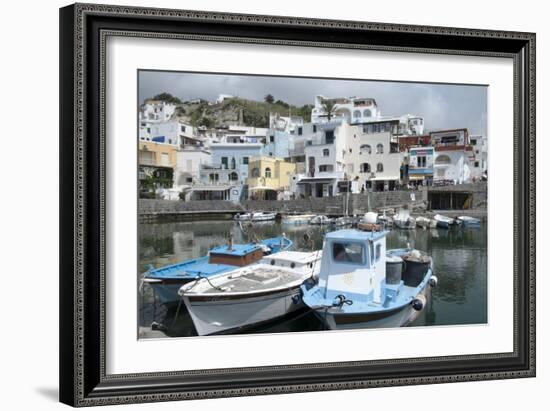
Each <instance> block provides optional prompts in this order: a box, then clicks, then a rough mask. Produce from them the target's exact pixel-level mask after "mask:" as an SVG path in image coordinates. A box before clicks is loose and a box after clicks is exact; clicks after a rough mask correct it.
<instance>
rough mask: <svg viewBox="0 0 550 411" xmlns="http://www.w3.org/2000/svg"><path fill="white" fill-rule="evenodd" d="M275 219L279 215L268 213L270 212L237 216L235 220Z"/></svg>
mask: <svg viewBox="0 0 550 411" xmlns="http://www.w3.org/2000/svg"><path fill="white" fill-rule="evenodd" d="M275 217H277V213H268V212H263V211H259V212H250V213H242V214H235V217H234V219H235V220H236V221H252V222H254V221H271V220H275Z"/></svg>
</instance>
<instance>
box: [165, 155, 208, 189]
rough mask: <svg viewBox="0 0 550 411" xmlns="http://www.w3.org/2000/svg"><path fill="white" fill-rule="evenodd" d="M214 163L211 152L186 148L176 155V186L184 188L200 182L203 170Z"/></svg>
mask: <svg viewBox="0 0 550 411" xmlns="http://www.w3.org/2000/svg"><path fill="white" fill-rule="evenodd" d="M211 162H212V155H211V153H210V151H208V150H205V149H203V148H186V149H184V150H180V151H178V152H177V153H176V170H175V175H174V186H176V187H183V186H189V185H193V184H197V183H198V182H200V171H201V168H202V167H203V166H205V165H207V164H210V163H211Z"/></svg>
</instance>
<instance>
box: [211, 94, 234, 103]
mask: <svg viewBox="0 0 550 411" xmlns="http://www.w3.org/2000/svg"><path fill="white" fill-rule="evenodd" d="M231 98H235V96H232V95H231V94H220V95H218V98H217V99H216V104H221V103H223V101H224V100H227V99H231Z"/></svg>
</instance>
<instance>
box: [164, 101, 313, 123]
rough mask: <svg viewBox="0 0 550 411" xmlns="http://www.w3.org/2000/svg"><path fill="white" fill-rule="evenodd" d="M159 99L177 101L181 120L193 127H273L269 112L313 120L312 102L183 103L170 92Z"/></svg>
mask: <svg viewBox="0 0 550 411" xmlns="http://www.w3.org/2000/svg"><path fill="white" fill-rule="evenodd" d="M154 99H155V100H164V101H166V102H169V103H173V104H176V107H177V108H176V116H177V118H178V119H180V120H182V121H185V122H188V123H190V124H191V125H193V126H206V127H221V126H228V125H246V126H251V127H269V113H279V114H280V115H281V116H288V115H289V112H290V114H291V115H293V116H300V117H303V118H304V121H306V122H309V121H310V119H311V109H312V108H313V106H312V105H310V104H306V105H304V106H300V107H297V106H294V105H290V104H288V103H286V102H284V101H281V100H277V101H274V102H272V103H269V102H266V101H254V100H246V99H242V98H239V97H234V98H231V99H226V100H224V101H223V102H222V103H209V102H207V101H201V102H181V101H180V100H179V99H178V98H177V97H174V96H172V95H171V94H169V93H162V94H159V95H158V96H155V97H154Z"/></svg>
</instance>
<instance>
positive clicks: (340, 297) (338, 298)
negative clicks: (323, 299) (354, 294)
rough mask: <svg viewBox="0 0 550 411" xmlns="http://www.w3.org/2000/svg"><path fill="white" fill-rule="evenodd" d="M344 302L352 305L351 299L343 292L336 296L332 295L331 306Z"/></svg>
mask: <svg viewBox="0 0 550 411" xmlns="http://www.w3.org/2000/svg"><path fill="white" fill-rule="evenodd" d="M344 304H346V305H352V304H353V301H352V300H347V299H346V296H345V295H344V294H338V295H337V296H336V297H334V301H333V302H332V305H333V306H336V307H342V306H343V305H344Z"/></svg>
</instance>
